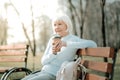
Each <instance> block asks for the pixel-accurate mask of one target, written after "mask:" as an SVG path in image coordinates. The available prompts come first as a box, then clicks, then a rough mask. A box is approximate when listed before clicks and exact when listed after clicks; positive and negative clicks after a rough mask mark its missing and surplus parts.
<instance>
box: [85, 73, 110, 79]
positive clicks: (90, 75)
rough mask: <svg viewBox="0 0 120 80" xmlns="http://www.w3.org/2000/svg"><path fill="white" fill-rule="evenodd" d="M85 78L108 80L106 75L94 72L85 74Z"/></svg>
mask: <svg viewBox="0 0 120 80" xmlns="http://www.w3.org/2000/svg"><path fill="white" fill-rule="evenodd" d="M85 80H108V79H107V78H106V77H103V76H98V75H95V74H90V73H88V74H86V79H85Z"/></svg>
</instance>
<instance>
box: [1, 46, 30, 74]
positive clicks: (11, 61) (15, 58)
mask: <svg viewBox="0 0 120 80" xmlns="http://www.w3.org/2000/svg"><path fill="white" fill-rule="evenodd" d="M28 47H29V46H28V45H26V44H14V45H1V46H0V73H3V72H5V71H6V70H8V69H11V68H13V67H20V66H22V67H23V66H24V67H25V68H26V67H27V56H28ZM21 62H22V63H21Z"/></svg>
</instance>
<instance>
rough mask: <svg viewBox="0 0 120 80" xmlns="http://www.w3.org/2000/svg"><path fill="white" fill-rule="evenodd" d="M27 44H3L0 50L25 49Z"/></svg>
mask: <svg viewBox="0 0 120 80" xmlns="http://www.w3.org/2000/svg"><path fill="white" fill-rule="evenodd" d="M25 48H26V45H25V44H13V45H2V46H0V50H8V49H9V50H11V49H25Z"/></svg>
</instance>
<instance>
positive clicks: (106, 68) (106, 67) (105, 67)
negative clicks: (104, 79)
mask: <svg viewBox="0 0 120 80" xmlns="http://www.w3.org/2000/svg"><path fill="white" fill-rule="evenodd" d="M82 64H83V65H84V66H86V67H87V68H88V69H92V70H97V71H101V72H107V73H111V71H112V64H111V63H106V62H95V61H88V60H82Z"/></svg>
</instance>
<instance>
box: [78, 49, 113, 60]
mask: <svg viewBox="0 0 120 80" xmlns="http://www.w3.org/2000/svg"><path fill="white" fill-rule="evenodd" d="M78 54H80V55H83V56H95V57H108V58H113V57H114V49H113V48H110V47H98V48H87V49H80V50H79V51H78Z"/></svg>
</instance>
